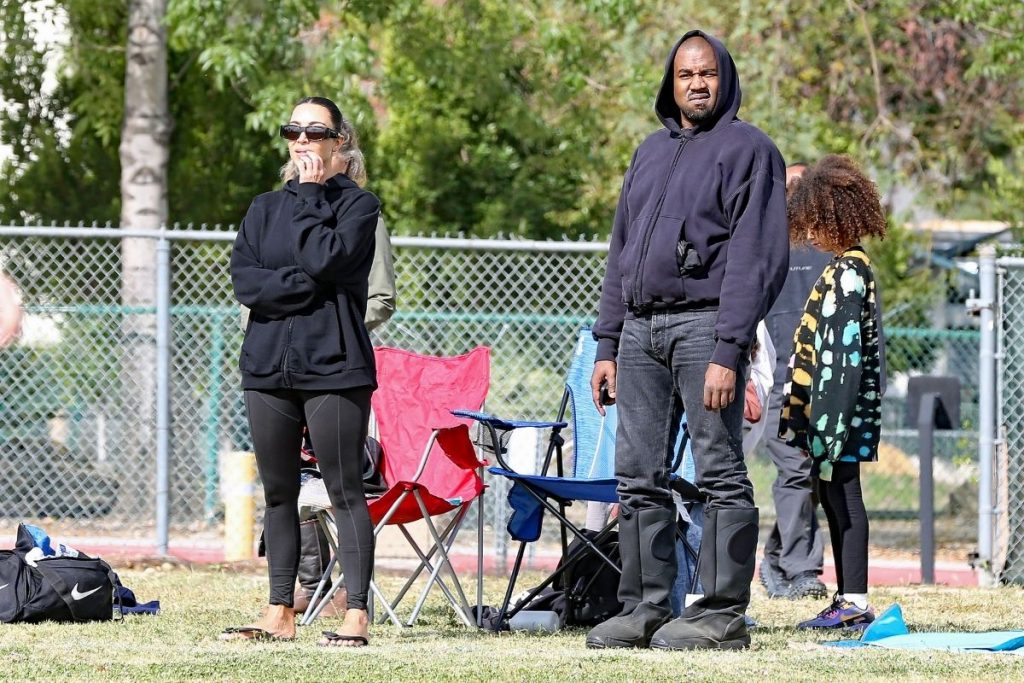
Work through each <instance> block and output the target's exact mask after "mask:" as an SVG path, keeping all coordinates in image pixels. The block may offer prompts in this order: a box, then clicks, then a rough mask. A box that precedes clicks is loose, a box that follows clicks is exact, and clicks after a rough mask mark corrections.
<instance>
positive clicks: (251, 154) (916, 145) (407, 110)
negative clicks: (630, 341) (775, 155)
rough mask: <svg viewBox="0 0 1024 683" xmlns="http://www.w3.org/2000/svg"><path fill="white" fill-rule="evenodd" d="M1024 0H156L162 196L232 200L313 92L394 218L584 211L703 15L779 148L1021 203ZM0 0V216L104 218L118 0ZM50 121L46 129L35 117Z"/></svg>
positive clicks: (549, 217)
mask: <svg viewBox="0 0 1024 683" xmlns="http://www.w3.org/2000/svg"><path fill="white" fill-rule="evenodd" d="M30 7H45V8H49V9H51V10H53V11H57V12H61V13H62V16H65V17H66V23H67V26H68V29H69V36H70V37H69V41H68V45H67V50H66V52H65V54H64V58H63V62H62V67H61V69H59V70H58V74H59V78H58V87H57V89H56V90H55V91H53V92H52V93H48V94H47V93H43V92H42V87H41V85H42V81H41V76H40V74H41V73H42V72H43V68H44V66H45V64H46V62H47V61H48V60H52V59H53V58H54V57H55V54H54V52H53V50H52V49H51V50H50V51H48V52H47V51H43V50H41V49H40V48H38V47H36V45H37V41H36V40H35V37H36V36H35V32H36V31H38V30H45V29H35V28H33V25H32V24H30V23H29V22H26V20H25V17H26V16H29V15H28V14H26V13H27V12H29V9H27V8H30ZM1021 7H1022V6H1021V4H1020V3H1019V2H1015V1H1014V0H964V1H963V2H960V1H958V2H952V0H877V1H875V2H871V3H867V4H865V3H863V2H857V1H856V0H827V1H826V2H821V1H820V0H818V1H812V0H764V1H763V2H756V3H755V2H750V1H749V0H744V1H742V2H739V3H736V4H735V5H732V6H729V7H724V6H714V5H708V4H707V3H700V2H696V1H695V0H689V1H684V2H668V1H667V0H657V1H654V2H639V1H638V0H586V1H585V2H568V1H567V0H524V1H523V2H519V3H507V2H499V1H498V0H464V1H460V2H422V1H421V0H387V1H373V0H283V1H282V2H279V3H276V4H275V7H274V11H273V12H268V11H267V5H266V3H264V2H260V1H258V0H170V1H169V3H168V11H167V17H166V21H167V27H168V44H169V51H170V54H169V64H170V67H171V68H170V73H171V75H170V81H171V82H170V87H171V92H170V99H171V108H172V115H173V118H174V121H175V132H174V138H173V140H172V154H171V162H170V164H171V166H170V182H171V189H170V206H171V219H172V220H175V221H190V220H194V221H199V222H205V223H217V222H225V223H230V222H236V221H237V220H238V219H239V218H240V216H241V215H242V214H243V212H244V209H245V206H246V204H247V202H248V201H249V200H250V199H251V197H252V196H253V195H255V194H257V193H259V192H261V191H265V190H267V189H269V188H271V187H273V185H274V184H275V173H276V169H277V168H278V167H279V166H280V164H281V163H282V162H283V161H284V159H285V146H284V145H283V144H282V143H281V142H280V141H279V140H277V139H276V138H275V137H274V133H275V131H276V126H277V125H278V124H279V123H280V122H281V121H282V120H284V119H285V118H286V117H287V115H288V112H289V110H290V108H291V106H292V105H293V103H294V102H295V100H297V99H298V98H299V97H302V96H305V95H310V94H321V95H325V96H329V97H331V98H332V99H334V100H335V101H337V102H338V103H339V104H340V105H341V107H342V109H343V111H344V112H345V114H346V116H348V117H349V118H350V119H351V120H352V121H353V122H354V123H355V124H356V126H357V128H358V129H359V131H360V133H361V137H362V143H363V147H364V150H365V152H366V155H367V160H368V168H369V175H370V184H371V188H372V189H374V190H375V191H376V192H377V193H378V194H379V195H380V196H381V197H382V199H383V201H384V206H385V212H386V214H387V216H388V218H389V222H390V224H391V225H392V228H393V229H394V230H395V231H396V232H397V233H415V232H422V231H427V232H430V231H438V232H453V231H455V232H457V231H463V232H466V233H471V234H474V235H483V236H486V235H494V234H498V233H513V234H517V235H522V236H527V237H539V238H544V237H559V236H561V235H562V234H566V235H570V236H600V235H605V234H607V231H608V228H609V226H610V218H611V214H612V211H613V209H614V205H615V198H616V196H617V194H618V191H619V187H620V182H621V178H622V174H623V171H624V170H625V167H626V164H627V163H628V160H629V155H630V152H631V151H632V149H633V148H635V146H636V145H637V143H638V142H639V141H640V140H641V139H642V138H643V137H644V136H645V135H646V134H647V133H649V132H651V131H652V130H655V129H656V128H657V127H658V125H659V123H658V122H657V120H656V119H655V116H654V114H653V111H652V102H653V97H654V92H655V89H656V88H657V85H658V83H659V81H660V78H661V73H662V68H663V61H664V58H665V53H666V51H667V49H668V47H669V46H670V45H671V44H672V42H673V41H674V40H675V39H676V37H677V36H678V35H679V34H680V33H681V32H682V31H684V30H686V29H687V28H690V27H695V26H700V27H703V28H705V29H706V30H708V31H710V32H712V33H715V34H716V35H719V36H720V37H722V38H723V39H725V40H726V42H727V44H728V45H729V46H731V48H732V51H733V53H734V57H735V59H736V61H737V65H738V68H739V70H740V74H741V79H742V82H743V90H744V102H745V104H744V107H743V109H742V110H741V115H742V116H744V117H745V118H747V119H749V120H750V121H752V122H753V123H755V124H756V125H758V126H760V127H761V128H763V129H764V130H765V131H766V132H767V133H768V134H769V135H771V136H772V137H773V138H774V139H775V141H776V142H777V144H778V145H779V147H780V149H781V150H782V151H783V154H784V155H785V156H786V157H787V158H789V159H797V158H799V159H808V160H813V159H814V158H817V157H820V156H821V155H823V154H826V153H830V152H844V153H848V154H852V155H854V156H855V157H857V158H858V159H860V160H861V161H862V162H863V163H864V164H865V165H866V166H867V167H868V168H870V169H871V172H872V175H873V176H874V177H875V178H876V179H877V181H878V182H879V185H880V187H881V188H882V190H883V193H884V194H885V196H886V198H887V202H888V203H890V204H891V208H892V209H893V210H894V211H896V212H902V211H905V210H908V209H912V210H914V211H920V212H923V213H929V212H933V211H938V212H942V213H945V214H947V215H953V216H957V215H959V216H964V217H981V218H1003V219H1007V220H1012V221H1020V218H1021V215H1022V214H1024V199H1021V197H1024V191H1022V190H1024V186H1022V184H1021V180H1020V178H1021V177H1022V173H1021V172H1020V171H1021V167H1022V164H1024V152H1022V151H1020V150H1022V149H1024V144H1021V143H1022V142H1024V104H1022V92H1024V89H1022V82H1021V78H1022V77H1021V69H1020V68H1019V66H1020V63H1021V56H1022V51H1024V47H1021V45H1022V44H1024V43H1022V41H1020V40H1019V37H1020V36H1021V35H1022V34H1024V10H1022V9H1021ZM0 8H2V13H0V21H2V23H3V29H4V35H5V41H4V44H3V50H4V51H3V68H2V69H0V92H2V93H3V96H4V98H5V100H6V101H7V103H8V104H7V107H6V113H5V114H4V115H3V116H2V117H0V129H2V131H3V135H4V139H5V140H9V141H10V144H11V145H12V147H13V148H14V156H13V158H12V160H10V161H8V162H7V164H6V168H5V169H4V170H5V171H6V175H7V177H8V178H9V181H8V183H7V184H6V185H5V186H4V187H2V188H0V218H4V219H7V220H15V219H17V218H22V217H40V218H46V219H51V218H52V219H58V220H65V219H67V220H76V219H80V218H85V219H100V220H114V219H116V217H117V214H118V208H119V207H118V204H119V200H118V180H117V178H118V173H119V169H118V161H117V155H116V145H117V138H118V132H119V130H120V123H121V108H122V100H123V91H122V84H121V81H122V79H123V72H124V61H123V60H124V50H123V43H124V39H125V17H126V5H125V3H124V2H123V1H121V0H37V2H35V3H29V4H28V5H24V4H23V3H22V2H15V1H14V0H0ZM33 16H34V15H33ZM48 127H56V128H58V129H61V128H62V129H66V131H67V134H61V135H39V134H38V132H39V131H40V130H45V129H47V128H48ZM892 240H895V237H894V238H892ZM892 240H891V241H892ZM885 248H886V249H888V247H885Z"/></svg>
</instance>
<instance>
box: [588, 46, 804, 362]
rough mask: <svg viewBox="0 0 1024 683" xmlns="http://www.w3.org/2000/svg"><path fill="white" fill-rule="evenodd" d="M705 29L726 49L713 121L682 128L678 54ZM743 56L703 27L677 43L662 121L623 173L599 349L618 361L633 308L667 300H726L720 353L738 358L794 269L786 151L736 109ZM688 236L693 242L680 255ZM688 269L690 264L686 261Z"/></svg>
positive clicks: (723, 358)
mask: <svg viewBox="0 0 1024 683" xmlns="http://www.w3.org/2000/svg"><path fill="white" fill-rule="evenodd" d="M691 36H701V37H703V38H704V39H705V40H707V41H708V42H709V43H710V44H711V46H712V47H713V48H714V51H715V56H716V57H717V60H718V99H717V101H716V103H715V108H714V111H713V113H712V116H711V118H710V119H709V120H707V121H704V122H702V123H701V124H700V125H698V126H696V127H694V128H689V129H686V128H682V127H681V125H680V119H679V107H678V105H677V104H676V102H675V97H674V95H673V83H674V74H673V72H674V68H673V67H674V60H675V55H676V51H677V50H678V49H679V46H680V45H681V44H682V43H683V41H684V40H686V39H687V38H690V37H691ZM740 99H741V94H740V83H739V78H738V76H737V75H736V66H735V64H734V63H733V61H732V57H731V56H730V55H729V52H728V50H726V49H725V46H724V45H723V44H722V43H721V42H719V41H718V40H716V39H715V38H712V37H711V36H709V35H707V34H705V33H704V32H702V31H690V32H688V33H686V34H685V35H684V36H683V37H682V38H680V39H679V41H678V42H676V44H675V45H674V46H673V47H672V50H671V51H670V52H669V54H668V60H667V62H666V64H665V77H664V79H663V80H662V82H661V89H660V90H659V91H658V97H657V100H656V101H655V105H654V109H655V112H656V113H657V115H658V118H659V119H660V120H661V123H662V125H663V128H662V129H661V130H659V131H657V132H655V133H653V134H651V135H650V136H648V137H647V139H646V140H644V141H643V143H641V145H640V146H639V147H638V148H637V150H636V152H635V153H634V154H633V160H632V162H630V165H629V170H628V171H626V177H625V180H624V181H623V184H622V193H621V194H620V196H619V204H618V208H617V210H616V212H615V223H614V226H613V228H612V238H611V246H610V250H609V253H608V268H607V271H606V273H605V278H604V284H603V285H602V288H601V302H600V309H599V313H598V318H597V323H596V324H595V325H594V337H595V338H596V339H597V341H598V351H597V360H614V359H615V357H616V355H617V354H618V346H619V337H620V335H621V333H622V323H623V320H624V319H625V317H627V316H631V317H632V316H637V315H644V314H647V313H650V312H652V311H657V310H716V309H717V310H718V321H717V323H716V325H715V334H716V339H717V344H716V346H715V350H714V353H713V355H712V357H711V362H713V363H717V364H718V365H722V366H725V367H727V368H732V369H735V368H736V367H737V366H738V364H739V360H740V358H741V356H742V354H743V353H746V352H747V351H748V349H749V347H750V343H751V340H752V339H754V336H755V328H756V326H757V322H758V321H759V320H761V319H762V318H763V317H764V316H765V313H767V311H768V309H769V307H770V306H771V304H772V302H773V301H774V300H775V297H776V295H777V294H778V292H779V290H780V289H781V288H782V283H783V282H784V281H785V279H786V267H787V264H788V259H789V233H788V229H787V223H786V172H785V163H784V162H783V160H782V155H781V154H779V151H778V149H777V148H776V147H775V144H774V143H773V142H772V141H771V140H770V139H769V138H768V136H766V135H765V134H764V133H762V132H761V131H760V130H758V129H757V128H755V127H754V126H752V125H750V124H749V123H745V122H743V121H741V120H739V119H738V118H737V117H736V113H737V111H739V108H740ZM680 240H685V242H688V243H689V244H690V245H692V249H691V251H690V253H689V254H688V255H687V256H677V245H678V244H679V242H680ZM683 270H685V273H682V272H681V271H683Z"/></svg>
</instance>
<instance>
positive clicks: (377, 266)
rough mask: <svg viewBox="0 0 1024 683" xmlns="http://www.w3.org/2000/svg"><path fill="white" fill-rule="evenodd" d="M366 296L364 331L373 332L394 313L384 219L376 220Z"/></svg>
mask: <svg viewBox="0 0 1024 683" xmlns="http://www.w3.org/2000/svg"><path fill="white" fill-rule="evenodd" d="M368 280H369V282H368V284H369V287H368V290H367V294H366V317H365V319H364V320H365V322H366V329H368V330H373V329H375V328H377V327H380V326H381V325H383V324H384V323H386V322H387V321H388V320H389V319H390V318H391V315H392V314H393V313H394V312H395V304H396V302H397V298H398V297H397V292H396V291H395V261H394V255H393V254H392V253H391V236H390V235H389V234H388V228H387V226H386V225H384V219H383V218H378V219H377V235H376V247H375V248H374V252H373V265H371V266H370V275H369V278H368Z"/></svg>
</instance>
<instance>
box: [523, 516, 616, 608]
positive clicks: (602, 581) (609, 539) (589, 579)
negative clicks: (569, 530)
mask: <svg viewBox="0 0 1024 683" xmlns="http://www.w3.org/2000/svg"><path fill="white" fill-rule="evenodd" d="M583 533H584V534H586V536H587V538H589V539H590V540H591V541H596V540H597V537H598V532H596V531H591V530H590V529H584V530H583ZM597 547H598V548H599V549H600V550H601V552H603V553H604V554H605V555H607V556H608V559H610V560H611V561H613V562H615V564H616V565H617V566H621V565H620V560H619V534H618V532H617V531H612V532H610V533H609V534H607V535H606V537H605V538H604V540H602V541H601V542H600V543H598V544H597ZM568 550H569V552H568V556H567V559H566V560H563V561H561V562H559V563H558V566H559V567H562V566H564V565H565V564H570V563H571V565H572V566H571V567H570V571H569V572H568V575H566V574H562V576H560V577H559V578H558V579H557V580H555V581H554V583H553V584H552V585H551V586H549V587H548V588H546V589H544V590H543V591H541V592H540V593H539V594H538V595H537V596H536V597H535V598H533V600H531V601H530V602H529V603H528V604H526V605H524V606H523V609H524V610H551V611H552V612H555V613H556V614H557V615H558V618H559V621H560V622H561V625H562V626H596V625H597V624H600V623H601V622H603V621H605V620H607V619H609V618H611V617H613V616H615V615H616V614H618V613H619V612H621V611H622V603H621V602H619V598H618V590H619V573H618V572H616V571H615V570H614V569H612V568H611V567H609V566H608V565H607V564H606V563H605V562H604V560H602V559H601V558H599V557H597V556H595V555H594V553H593V551H592V550H590V548H588V547H587V546H586V545H584V544H583V542H582V541H580V539H578V538H575V539H573V541H572V543H570V544H569V548H568ZM566 576H568V579H569V580H568V581H566Z"/></svg>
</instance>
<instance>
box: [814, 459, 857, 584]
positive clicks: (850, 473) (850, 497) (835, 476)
mask: <svg viewBox="0 0 1024 683" xmlns="http://www.w3.org/2000/svg"><path fill="white" fill-rule="evenodd" d="M818 497H819V498H820V499H821V507H823V508H824V509H825V517H827V518H828V532H829V536H831V537H832V557H833V559H834V560H835V563H836V582H837V583H838V585H839V595H843V594H844V593H855V594H856V593H867V592H868V513H867V510H866V509H865V508H864V497H863V496H862V495H861V490H860V463H859V462H837V463H835V465H834V466H833V468H832V481H822V480H820V479H819V480H818Z"/></svg>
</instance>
